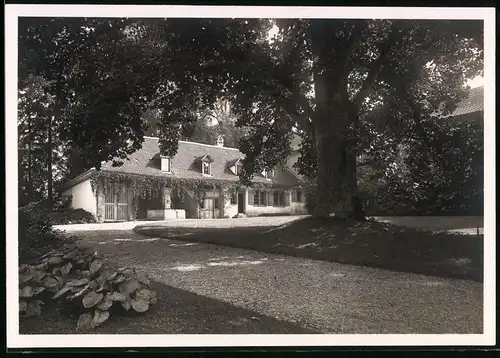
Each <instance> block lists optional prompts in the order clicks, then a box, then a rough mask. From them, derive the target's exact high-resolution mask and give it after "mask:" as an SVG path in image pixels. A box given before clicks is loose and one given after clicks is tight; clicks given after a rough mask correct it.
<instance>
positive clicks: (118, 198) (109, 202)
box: [104, 183, 128, 221]
mask: <svg viewBox="0 0 500 358" xmlns="http://www.w3.org/2000/svg"><path fill="white" fill-rule="evenodd" d="M104 196H105V200H104V208H105V210H104V220H108V221H126V220H128V190H127V186H126V184H124V183H118V184H117V183H113V184H110V185H109V186H107V188H106V191H105V194H104Z"/></svg>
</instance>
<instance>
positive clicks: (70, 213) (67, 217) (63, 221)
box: [45, 208, 96, 225]
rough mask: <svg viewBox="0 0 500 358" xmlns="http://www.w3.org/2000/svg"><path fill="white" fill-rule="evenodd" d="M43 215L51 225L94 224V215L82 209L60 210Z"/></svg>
mask: <svg viewBox="0 0 500 358" xmlns="http://www.w3.org/2000/svg"><path fill="white" fill-rule="evenodd" d="M45 215H46V216H47V218H48V220H49V221H50V222H51V223H52V224H53V225H67V224H88V223H95V222H96V220H95V217H94V215H93V214H91V213H89V212H88V211H85V210H83V209H68V208H61V209H57V210H54V211H51V212H47V213H45Z"/></svg>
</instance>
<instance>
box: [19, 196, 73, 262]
mask: <svg viewBox="0 0 500 358" xmlns="http://www.w3.org/2000/svg"><path fill="white" fill-rule="evenodd" d="M42 210H43V209H42V208H41V207H40V203H33V204H31V205H28V206H26V207H22V208H19V210H18V223H19V227H18V246H19V261H20V262H23V263H27V262H31V261H32V260H35V259H36V258H38V257H40V256H41V255H43V254H45V253H46V252H48V251H50V250H52V249H55V248H57V247H59V246H60V245H61V244H63V243H65V242H68V241H71V239H70V238H67V237H65V236H63V235H62V234H61V233H59V232H57V231H56V230H54V229H53V228H52V223H51V222H50V221H49V219H48V218H47V217H46V216H45V215H44V214H43V213H42Z"/></svg>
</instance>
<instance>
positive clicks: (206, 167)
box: [201, 162, 212, 175]
mask: <svg viewBox="0 0 500 358" xmlns="http://www.w3.org/2000/svg"><path fill="white" fill-rule="evenodd" d="M201 164H202V173H203V174H204V175H212V164H211V163H208V162H201Z"/></svg>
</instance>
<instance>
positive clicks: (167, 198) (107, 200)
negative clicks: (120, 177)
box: [97, 180, 186, 222]
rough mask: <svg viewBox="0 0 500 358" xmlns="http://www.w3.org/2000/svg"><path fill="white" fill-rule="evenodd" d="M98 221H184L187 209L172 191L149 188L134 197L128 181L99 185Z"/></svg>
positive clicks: (134, 194)
mask: <svg viewBox="0 0 500 358" xmlns="http://www.w3.org/2000/svg"><path fill="white" fill-rule="evenodd" d="M99 184H100V185H99V186H100V189H101V190H99V194H98V195H97V219H98V221H99V222H123V221H135V220H140V221H144V220H169V219H185V218H186V208H185V206H184V205H183V203H185V202H183V201H182V200H180V199H179V198H177V197H176V195H175V194H176V193H175V191H173V190H172V189H171V188H167V187H163V188H152V189H151V190H149V191H147V192H146V193H142V195H141V194H139V193H137V192H135V193H134V190H133V188H132V185H131V183H130V182H128V181H125V180H124V181H111V182H106V183H104V182H101V183H99Z"/></svg>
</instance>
